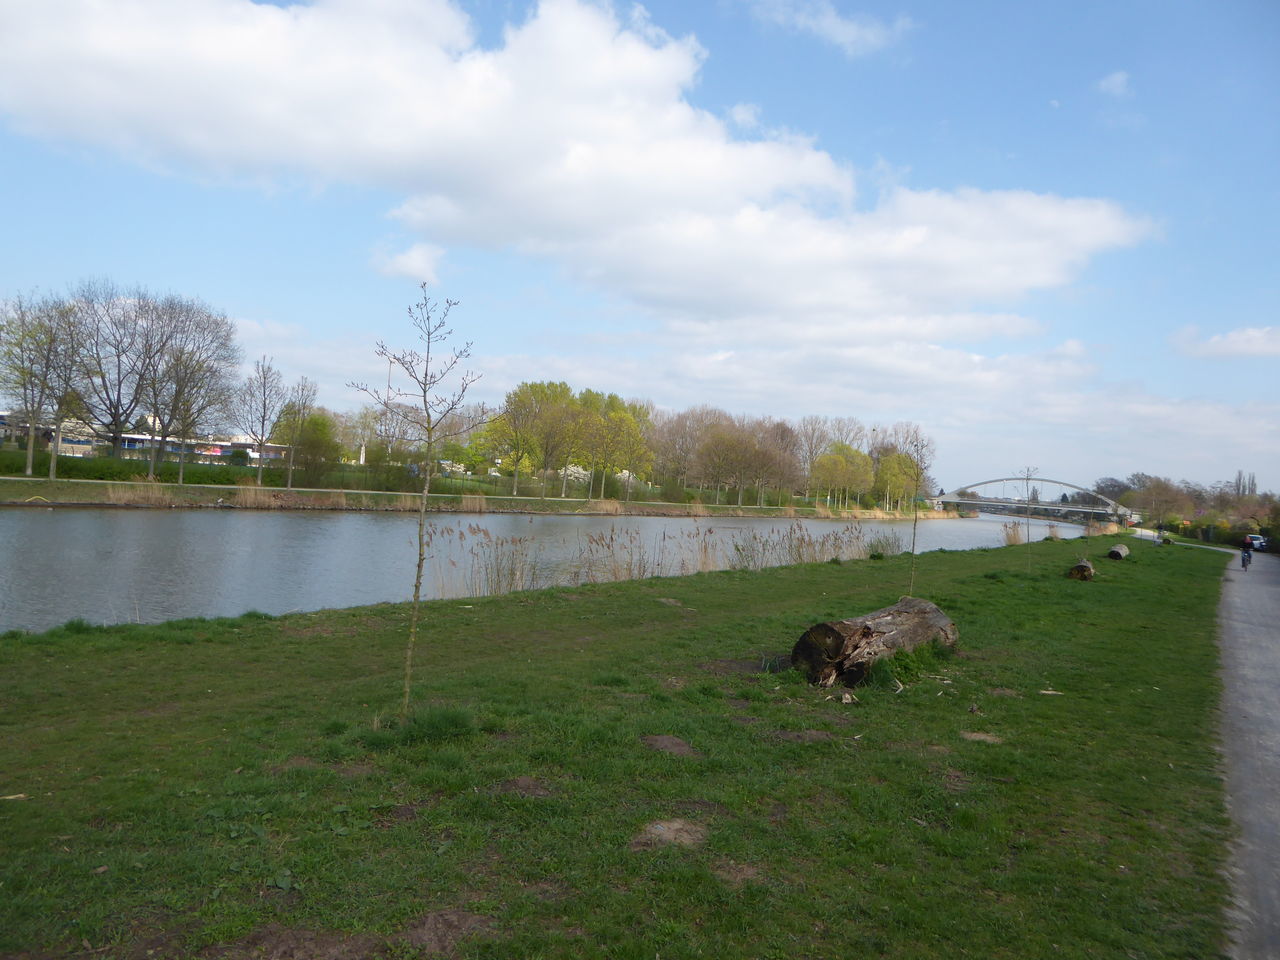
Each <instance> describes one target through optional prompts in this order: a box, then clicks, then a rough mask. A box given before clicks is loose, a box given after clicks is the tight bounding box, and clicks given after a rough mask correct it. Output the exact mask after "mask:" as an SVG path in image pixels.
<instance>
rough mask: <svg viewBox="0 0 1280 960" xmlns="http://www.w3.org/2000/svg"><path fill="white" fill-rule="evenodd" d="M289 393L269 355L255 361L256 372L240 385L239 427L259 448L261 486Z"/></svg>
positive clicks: (237, 399) (236, 401)
mask: <svg viewBox="0 0 1280 960" xmlns="http://www.w3.org/2000/svg"><path fill="white" fill-rule="evenodd" d="M286 398H287V393H286V392H285V387H284V378H283V377H281V376H280V371H279V370H277V369H276V368H275V367H274V366H272V365H271V360H270V359H269V358H268V357H265V356H264V357H262V359H260V360H255V361H254V362H253V372H252V373H251V374H249V376H248V377H246V378H245V380H244V383H242V384H241V385H240V390H239V391H238V392H237V393H236V395H235V399H234V401H233V404H234V411H233V419H234V420H235V423H236V426H238V427H239V428H240V429H241V430H243V431H244V433H245V435H246V436H247V437H248V438H249V439H250V440H252V441H253V442H254V444H256V445H257V447H258V486H262V465H263V461H264V460H265V459H266V453H267V442H268V441H269V440H270V438H271V431H272V430H273V429H274V428H275V425H276V420H278V419H279V417H280V411H281V409H283V407H284V404H285V399H286Z"/></svg>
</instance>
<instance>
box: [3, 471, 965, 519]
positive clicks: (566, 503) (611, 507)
mask: <svg viewBox="0 0 1280 960" xmlns="http://www.w3.org/2000/svg"><path fill="white" fill-rule="evenodd" d="M4 503H9V504H20V503H21V504H27V503H32V504H38V505H42V504H55V505H56V504H63V505H81V504H83V505H91V506H93V505H104V506H106V505H110V506H122V507H212V506H218V507H243V508H249V509H255V510H398V511H416V510H417V509H418V497H417V495H415V494H411V493H397V492H385V491H379V490H309V489H304V488H295V489H291V490H286V489H284V488H282V487H258V486H255V485H252V484H250V483H242V484H239V485H232V486H228V485H226V484H203V485H202V484H196V483H184V484H177V483H159V482H150V481H145V480H142V479H134V480H118V481H115V480H113V481H105V480H55V481H53V482H52V483H50V482H49V481H48V480H34V479H26V478H13V477H0V504H4ZM428 509H430V510H431V511H433V512H452V513H547V514H582V515H591V516H635V517H645V516H653V517H659V516H665V517H797V518H803V517H810V518H814V517H823V518H826V517H841V518H850V519H868V520H873V519H881V518H884V519H902V518H903V517H909V516H911V515H910V514H909V513H906V514H899V513H892V512H886V511H883V510H849V511H844V512H840V513H835V512H833V511H830V510H827V509H826V508H825V507H822V506H817V507H750V506H743V507H739V506H732V505H728V504H722V505H715V504H698V503H694V504H688V503H661V502H657V501H620V500H576V499H573V498H567V499H561V498H559V497H548V498H542V497H500V496H499V497H495V496H483V495H479V494H463V495H457V494H444V493H441V494H434V493H433V494H431V496H430V497H429V499H428ZM955 516H956V514H955V513H941V512H934V511H922V512H921V513H920V517H921V519H925V520H929V519H940V518H943V517H951V518H954V517H955Z"/></svg>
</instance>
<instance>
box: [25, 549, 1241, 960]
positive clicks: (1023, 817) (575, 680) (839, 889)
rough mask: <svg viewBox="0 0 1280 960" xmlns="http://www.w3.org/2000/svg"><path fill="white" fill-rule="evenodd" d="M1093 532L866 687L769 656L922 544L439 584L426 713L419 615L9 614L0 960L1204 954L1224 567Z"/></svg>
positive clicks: (426, 668) (1216, 903)
mask: <svg viewBox="0 0 1280 960" xmlns="http://www.w3.org/2000/svg"><path fill="white" fill-rule="evenodd" d="M1110 542H1112V541H1110V540H1093V541H1090V542H1088V543H1086V542H1084V541H1074V542H1066V543H1051V542H1045V543H1037V544H1035V545H1033V546H1032V547H1026V546H1019V547H1010V548H1004V549H998V550H979V551H967V552H963V553H948V552H939V553H933V554H926V555H924V556H922V557H920V558H919V570H918V572H917V577H916V590H915V593H916V595H918V596H923V597H926V598H928V599H931V600H933V601H934V602H936V603H937V604H939V605H940V606H941V607H942V608H943V609H944V610H945V611H946V612H947V613H948V614H949V615H950V616H951V617H952V618H953V619H954V620H955V622H956V623H957V625H958V627H959V632H960V653H959V654H958V655H957V656H955V657H953V658H950V659H946V660H943V661H938V662H929V661H928V660H927V658H922V659H921V660H920V661H918V662H914V663H903V664H899V665H897V666H896V668H895V669H896V673H897V679H898V680H901V681H902V682H903V683H904V684H905V687H904V689H902V690H901V692H897V693H895V692H894V691H895V689H897V684H896V683H895V682H892V681H890V680H888V679H887V678H882V682H881V683H880V684H879V685H877V686H874V687H871V688H859V689H858V690H856V691H854V693H855V694H856V701H855V702H851V703H845V702H842V697H841V692H842V691H840V690H836V691H819V690H816V689H812V688H810V687H808V686H807V685H806V684H805V683H804V682H803V680H802V679H801V678H800V677H799V676H798V675H796V674H795V673H793V672H790V671H788V672H785V673H779V674H772V673H767V672H763V671H762V669H761V668H762V667H763V666H765V665H766V664H768V663H770V662H771V660H772V658H773V657H774V656H775V655H777V654H785V653H786V652H788V651H789V650H790V647H791V644H792V643H793V642H794V641H795V639H796V638H797V637H798V636H799V634H800V633H801V632H802V631H803V630H804V629H805V628H807V627H808V626H810V625H811V624H812V623H814V622H817V621H819V620H826V619H835V618H840V617H846V616H854V615H857V614H860V613H865V612H867V611H870V610H872V609H875V608H877V607H880V606H884V605H886V604H888V603H892V602H893V601H895V600H896V599H897V598H898V596H899V595H900V594H901V593H903V592H905V588H906V583H907V563H908V558H907V557H897V558H891V559H888V560H881V561H862V562H855V563H846V564H823V565H819V566H804V567H790V568H784V569H779V570H769V571H765V572H762V573H744V572H724V573H714V574H703V575H698V576H693V577H686V578H676V579H656V580H645V581H639V582H632V583H620V584H608V585H603V586H585V587H578V588H573V589H555V590H549V591H543V592H538V593H529V594H516V595H511V596H507V597H500V598H490V599H480V600H466V601H442V602H436V603H432V604H429V605H428V618H429V619H428V635H427V639H426V641H425V643H424V644H423V646H422V647H421V648H420V650H419V660H418V662H419V670H418V681H419V682H418V684H417V687H416V691H415V692H416V700H417V702H418V704H419V705H420V710H419V713H418V715H417V719H416V721H415V722H414V723H411V724H409V725H405V726H397V725H396V724H395V723H394V722H393V715H394V709H395V704H396V702H397V695H398V683H399V672H400V669H401V656H402V653H403V643H404V634H405V628H406V624H407V620H408V609H407V607H406V606H403V605H386V606H378V607H366V608H359V609H353V610H343V611H326V612H320V613H314V614H301V615H295V616H288V617H283V618H278V619H272V618H266V617H262V616H257V615H252V614H250V615H246V616H244V617H241V618H238V619H234V620H217V621H182V622H175V623H169V624H162V625H157V626H123V627H116V628H94V627H87V626H84V625H77V624H71V625H68V626H67V627H65V628H62V629H60V630H56V631H53V632H51V633H48V634H44V635H40V636H27V635H17V636H15V635H12V634H10V635H7V636H5V637H4V638H2V639H0V795H4V796H12V795H24V798H23V799H6V800H3V801H0V844H2V845H3V846H2V849H0V853H2V855H0V956H4V955H16V956H27V955H29V956H31V957H46V956H63V955H83V956H93V957H128V958H141V957H157V958H158V957H181V956H201V957H236V958H239V957H246V958H247V957H251V956H264V957H265V956H276V957H295V956H296V957H304V956H307V957H334V958H337V957H349V958H354V957H365V956H379V957H391V958H408V957H434V956H456V957H493V958H499V957H501V958H515V957H519V958H535V957H545V958H552V957H559V958H576V957H599V958H605V957H608V958H633V957H634V958H637V960H638V958H649V960H652V958H654V957H655V956H660V957H661V958H663V960H675V958H686V957H689V958H692V957H724V958H738V957H759V958H769V957H778V958H788V960H794V958H801V957H813V958H830V957H863V956H867V957H895V958H908V957H947V958H954V957H982V958H990V957H1006V958H1011V960H1012V958H1018V960H1021V958H1028V957H1042V956H1043V957H1141V958H1147V957H1186V958H1198V960H1203V958H1208V957H1214V956H1219V955H1221V952H1222V947H1223V942H1224V920H1223V910H1224V905H1225V902H1226V896H1227V893H1226V887H1225V883H1224V881H1223V879H1222V875H1221V869H1222V866H1223V862H1224V856H1225V851H1224V847H1225V842H1226V839H1227V837H1228V834H1229V826H1228V822H1227V820H1226V819H1225V815H1224V809H1223V799H1222V785H1221V782H1220V779H1219V776H1218V773H1217V770H1216V766H1215V765H1216V756H1215V751H1214V731H1215V729H1216V707H1217V701H1218V697H1219V694H1220V686H1219V682H1218V679H1217V675H1216V666H1217V653H1216V647H1215V638H1214V630H1215V608H1216V604H1217V598H1218V589H1219V578H1220V574H1221V571H1222V567H1223V562H1224V559H1223V557H1221V556H1220V555H1218V554H1215V553H1211V552H1209V551H1201V550H1184V549H1181V548H1173V547H1162V546H1156V545H1154V544H1151V543H1143V542H1135V541H1132V540H1131V541H1129V545H1130V547H1131V549H1132V550H1133V554H1132V556H1131V557H1130V559H1128V560H1125V561H1120V562H1117V561H1111V560H1107V559H1106V558H1105V552H1106V548H1107V546H1108V545H1109V543H1110ZM1086 552H1087V554H1088V555H1089V556H1090V557H1091V558H1092V559H1093V560H1094V563H1095V566H1096V567H1097V568H1098V577H1097V579H1096V580H1095V581H1094V582H1091V583H1079V582H1075V581H1071V580H1067V579H1066V578H1065V577H1064V576H1063V573H1064V571H1065V570H1066V569H1067V567H1069V566H1070V565H1071V564H1072V563H1074V562H1075V560H1076V559H1077V558H1078V557H1079V556H1080V555H1082V554H1084V553H1086ZM653 737H667V738H673V737H674V738H679V739H680V741H682V742H683V743H684V744H687V745H688V747H689V748H690V750H691V751H692V752H693V755H679V754H675V753H671V752H667V751H665V750H661V749H654V747H653V745H656V746H664V745H666V746H677V747H678V746H679V744H678V743H676V742H675V741H671V740H658V741H650V742H649V743H647V742H646V740H645V738H653ZM651 744H653V745H651ZM671 837H674V838H676V839H685V840H688V841H690V843H689V845H679V844H668V843H664V842H663V839H664V838H671ZM86 945H87V946H86ZM88 950H92V951H95V952H93V953H88V952H87V951H88Z"/></svg>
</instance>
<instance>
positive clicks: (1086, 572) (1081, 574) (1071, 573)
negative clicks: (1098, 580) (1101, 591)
mask: <svg viewBox="0 0 1280 960" xmlns="http://www.w3.org/2000/svg"><path fill="white" fill-rule="evenodd" d="M1067 576H1068V577H1070V578H1071V579H1072V580H1092V579H1093V564H1092V563H1090V562H1089V561H1088V560H1081V561H1080V562H1079V563H1077V564H1076V565H1075V566H1074V567H1072V568H1071V569H1070V570H1068V571H1067Z"/></svg>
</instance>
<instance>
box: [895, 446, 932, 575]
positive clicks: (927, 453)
mask: <svg viewBox="0 0 1280 960" xmlns="http://www.w3.org/2000/svg"><path fill="white" fill-rule="evenodd" d="M895 427H901V428H902V429H901V431H900V433H899V438H900V443H901V449H902V452H903V453H904V454H906V457H907V463H908V467H907V469H908V471H909V472H910V474H911V578H910V582H909V584H908V586H907V594H908V595H910V594H911V592H912V591H913V590H915V587H916V528H917V527H918V526H919V524H920V491H921V489H923V488H924V485H925V483H926V482H927V480H928V476H929V468H930V467H931V466H932V465H933V458H934V455H935V453H936V448H935V447H934V443H933V440H932V439H930V438H929V437H927V436H926V435H925V433H924V431H923V430H921V429H920V427H919V426H918V425H917V424H914V423H903V424H895Z"/></svg>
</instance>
